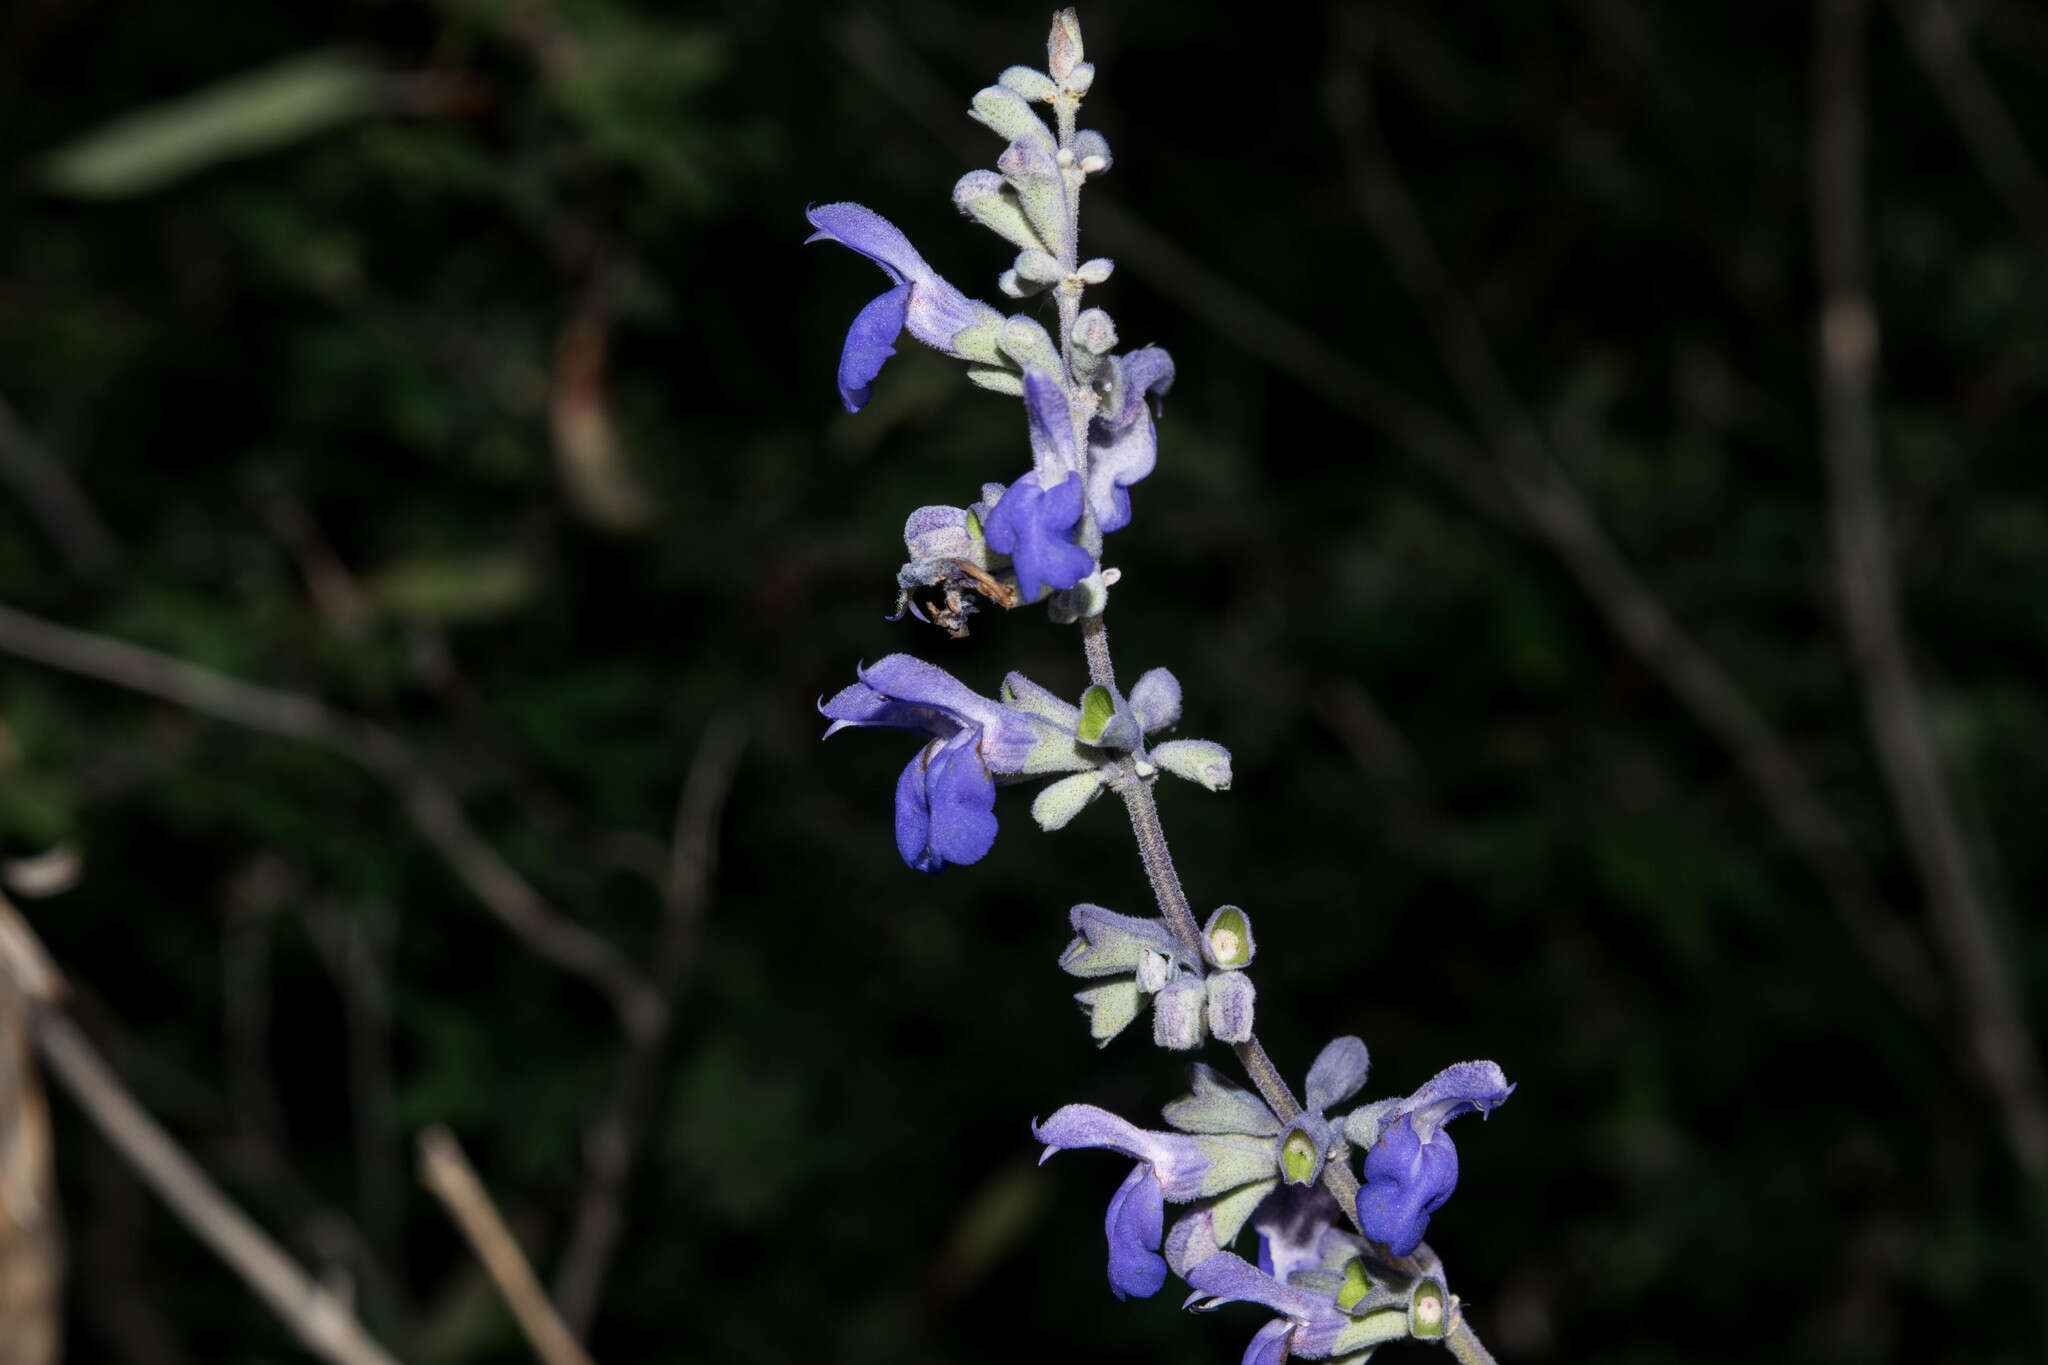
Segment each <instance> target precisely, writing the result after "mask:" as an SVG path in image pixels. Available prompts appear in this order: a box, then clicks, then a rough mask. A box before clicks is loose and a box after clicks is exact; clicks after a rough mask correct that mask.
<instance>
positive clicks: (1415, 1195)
mask: <svg viewBox="0 0 2048 1365" xmlns="http://www.w3.org/2000/svg"><path fill="white" fill-rule="evenodd" d="M1457 1186H1458V1149H1457V1148H1456V1147H1454V1146H1453V1145H1452V1144H1451V1138H1450V1134H1448V1133H1442V1132H1440V1133H1438V1134H1437V1135H1436V1137H1435V1138H1434V1139H1433V1140H1431V1141H1429V1142H1424V1141H1422V1140H1421V1139H1420V1138H1419V1137H1417V1136H1416V1134H1415V1130H1414V1128H1413V1127H1412V1126H1411V1125H1410V1123H1409V1121H1408V1120H1407V1119H1405V1118H1404V1119H1402V1120H1400V1121H1399V1122H1397V1123H1393V1124H1390V1125H1389V1126H1388V1128H1387V1130H1386V1131H1385V1132H1384V1133H1382V1134H1380V1140H1379V1144H1378V1145H1377V1146H1375V1147H1374V1148H1373V1149H1372V1150H1371V1151H1370V1152H1367V1153H1366V1154H1365V1184H1364V1186H1363V1187H1361V1188H1360V1189H1359V1191H1358V1223H1359V1226H1360V1227H1362V1228H1363V1229H1364V1230H1365V1235H1366V1236H1368V1237H1370V1238H1372V1240H1374V1241H1375V1242H1385V1243H1386V1244H1387V1250H1389V1251H1391V1252H1392V1253H1393V1254H1394V1255H1396V1256H1406V1255H1407V1254H1408V1253H1409V1252H1411V1251H1413V1250H1415V1247H1416V1244H1417V1243H1419V1242H1421V1240H1422V1234H1423V1232H1424V1230H1425V1229H1427V1228H1428V1227H1429V1216H1430V1215H1431V1214H1432V1213H1435V1212H1436V1211H1437V1210H1438V1209H1440V1208H1442V1207H1443V1206H1444V1201H1445V1200H1446V1199H1449V1198H1450V1197H1451V1191H1452V1190H1454V1189H1456V1188H1457Z"/></svg>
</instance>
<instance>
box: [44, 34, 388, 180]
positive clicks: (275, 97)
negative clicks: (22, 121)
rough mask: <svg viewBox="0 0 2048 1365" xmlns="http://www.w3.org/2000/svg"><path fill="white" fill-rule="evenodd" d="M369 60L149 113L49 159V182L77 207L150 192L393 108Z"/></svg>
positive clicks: (332, 59)
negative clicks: (83, 201) (85, 202)
mask: <svg viewBox="0 0 2048 1365" xmlns="http://www.w3.org/2000/svg"><path fill="white" fill-rule="evenodd" d="M386 91H387V84H386V82H385V79H384V77H383V75H382V74H381V73H380V72H379V71H378V70H377V69H376V68H375V67H373V66H371V65H370V64H369V63H368V62H366V61H364V60H363V59H362V58H360V57H357V56H353V55H350V54H348V53H343V52H317V53H312V54H309V55H305V56H300V57H294V58H292V59H290V60H288V61H284V62H280V63H278V64H277V65H275V66H269V67H265V68H263V69H262V70H259V71H253V72H248V73H245V74H243V75H240V76H235V77H231V78H230V79H228V80H225V81H222V82H220V83H218V84H216V85H210V86H208V87H206V88H205V89H203V90H200V91H197V92H196V93H194V94H190V95H186V96H184V97H183V98H180V99H175V100H170V101H168V102H166V103H163V104H156V105H151V106H149V107H148V108H146V109H141V110H138V111H137V112H135V113H132V114H128V115H126V116H124V117H122V118H118V119H116V120H114V121H113V122H112V123H109V124H107V125H106V126H104V127H102V128H99V129H97V130H95V131H94V132H91V133H87V134H86V135H85V136H84V137H82V138H79V139H78V140H76V141H74V142H71V143H68V144H66V145H65V146H63V147H61V148H59V149H58V150H57V151H55V152H53V153H51V155H50V157H49V158H48V160H47V161H45V162H44V164H43V177H44V182H45V183H46V184H47V185H48V187H49V188H50V189H51V190H53V191H54V192H56V193H58V194H64V195H70V196H72V197H74V198H79V199H126V198H129V197H132V196H134V195H139V194H148V193H150V192H151V191H152V190H158V189H161V188H163V187H164V186H165V185H168V184H171V183H173V182H174V181H177V180H182V179H184V178H185V177H186V176H190V175H195V174H197V173H198V172H200V171H203V170H205V169H207V168H208V167H210V166H214V165H218V164H219V163H221V162H223V161H232V160H234V159H236V158H239V157H249V156H257V155H260V154H261V153H264V152H268V151H273V150H275V149H276V148H279V147H283V146H287V145H289V144H291V143H293V142H299V141H303V140H304V139H306V138H309V137H312V136H313V135H315V134H316V133H321V132H325V131H326V130H327V129H329V128H333V127H336V126H338V125H340V124H342V123H346V122H348V121H350V120H351V119H357V118H361V117H363V116H364V115H367V114H374V113H378V112H380V111H382V110H384V109H386V108H388V107H389V106H390V100H389V99H388V97H387V94H386Z"/></svg>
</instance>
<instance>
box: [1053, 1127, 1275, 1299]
mask: <svg viewBox="0 0 2048 1365" xmlns="http://www.w3.org/2000/svg"><path fill="white" fill-rule="evenodd" d="M1031 1132H1032V1135H1033V1136H1035V1137H1036V1138H1037V1139H1038V1140H1039V1141H1040V1142H1043V1143H1044V1144H1046V1147H1045V1152H1044V1155H1042V1156H1040V1157H1039V1160H1040V1161H1044V1160H1045V1159H1046V1158H1048V1157H1050V1156H1051V1155H1052V1154H1053V1153H1054V1152H1060V1151H1066V1150H1069V1149H1071V1148H1075V1147H1102V1148H1107V1149H1108V1150H1110V1151H1114V1152H1122V1153H1123V1154H1124V1155H1125V1156H1128V1157H1132V1158H1134V1159H1135V1160H1136V1161H1137V1163H1138V1164H1137V1165H1136V1166H1135V1167H1133V1168H1132V1170H1131V1173H1130V1175H1129V1176H1128V1177H1126V1178H1125V1180H1124V1183H1123V1184H1122V1185H1120V1186H1118V1187H1117V1192H1116V1194H1115V1195H1114V1196H1113V1197H1112V1198H1111V1199H1110V1201H1109V1214H1108V1216H1107V1217H1106V1218H1105V1219H1104V1220H1103V1232H1104V1234H1105V1235H1106V1236H1107V1238H1108V1240H1109V1287H1110V1290H1111V1292H1113V1293H1114V1294H1115V1295H1116V1296H1117V1297H1118V1298H1120V1299H1121V1298H1124V1297H1125V1296H1127V1295H1131V1294H1135V1295H1137V1296H1138V1297H1139V1298H1141V1299H1142V1298H1149V1297H1151V1296H1152V1295H1154V1294H1156V1293H1158V1292H1159V1290H1160V1287H1161V1286H1163V1285H1164V1284H1165V1283H1166V1258H1165V1257H1163V1256H1161V1255H1160V1254H1159V1250H1160V1242H1161V1239H1162V1237H1163V1235H1164V1223H1165V1205H1166V1202H1167V1201H1168V1200H1171V1201H1173V1202H1174V1203H1186V1202H1187V1201H1188V1200H1191V1199H1200V1198H1205V1197H1207V1196H1210V1195H1216V1194H1221V1193H1224V1192H1226V1191H1229V1190H1234V1189H1237V1188H1239V1187H1241V1186H1244V1185H1247V1184H1252V1183H1254V1182H1257V1181H1260V1180H1264V1179H1269V1178H1270V1177H1271V1175H1272V1160H1271V1148H1270V1147H1269V1146H1268V1145H1267V1144H1265V1143H1263V1142H1260V1141H1257V1140H1255V1139H1247V1138H1241V1137H1229V1136H1207V1137H1190V1136H1188V1135H1186V1134H1182V1133H1160V1132H1154V1131H1152V1130H1150V1129H1145V1128H1140V1127H1138V1126H1137V1125H1136V1124H1134V1123H1130V1122H1127V1121H1126V1120H1124V1119H1120V1118H1118V1117H1117V1116H1116V1115H1115V1114H1112V1113H1109V1112H1108V1111H1107V1110H1103V1109H1097V1108H1096V1107H1095V1106H1094V1105H1092V1104H1070V1105H1067V1106H1066V1107H1064V1108H1062V1109H1060V1110H1059V1111H1057V1112H1056V1113H1054V1114H1053V1116H1052V1117H1051V1118H1049V1119H1047V1120H1046V1121H1045V1122H1044V1123H1042V1124H1035V1125H1033V1127H1032V1129H1031Z"/></svg>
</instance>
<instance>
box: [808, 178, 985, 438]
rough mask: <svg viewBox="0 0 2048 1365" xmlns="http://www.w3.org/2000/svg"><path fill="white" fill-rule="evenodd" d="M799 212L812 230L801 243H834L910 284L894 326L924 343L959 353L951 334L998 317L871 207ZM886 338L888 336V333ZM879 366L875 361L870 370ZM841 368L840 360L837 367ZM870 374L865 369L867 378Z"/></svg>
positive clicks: (825, 206) (826, 207)
mask: <svg viewBox="0 0 2048 1365" xmlns="http://www.w3.org/2000/svg"><path fill="white" fill-rule="evenodd" d="M804 216H805V217H806V218H808V219H810V220H811V225H812V226H813V227H815V228H817V229H818V230H817V231H816V232H814V233H812V234H811V235H810V236H809V237H807V238H805V239H804V241H805V242H806V244H808V243H810V242H818V241H827V242H837V243H839V245H841V246H843V247H847V248H849V249H851V250H853V251H858V252H859V253H860V254H861V255H863V256H865V257H867V258H868V259H869V260H871V261H873V262H874V263H875V264H876V265H878V266H880V267H881V268H882V271H883V273H884V274H886V275H887V276H888V277H889V280H890V282H891V283H892V284H897V285H904V284H908V285H909V286H910V292H909V294H908V296H907V299H906V305H905V308H904V310H903V316H902V317H901V319H900V320H899V322H898V329H899V330H901V328H903V327H906V326H907V327H908V328H909V329H910V334H911V335H912V336H914V337H916V338H917V339H918V340H919V341H922V342H923V343H924V344H925V345H927V346H930V347H932V348H933V349H935V350H940V351H944V352H946V353H947V354H948V355H954V356H959V355H962V352H960V351H958V350H956V349H955V348H954V346H953V338H954V337H956V336H958V335H959V334H960V333H962V332H964V331H966V330H967V329H968V328H969V327H972V326H975V325H976V324H979V323H987V322H990V321H1000V319H1001V316H1002V315H1001V314H999V313H997V312H996V310H995V309H993V308H991V307H989V306H988V305H987V304H985V303H977V302H976V301H974V300H973V299H970V298H968V297H967V296H966V295H965V294H962V293H961V292H960V291H959V290H957V289H955V288H954V287H953V286H952V285H950V284H948V283H946V281H945V280H944V279H943V278H941V277H940V275H939V274H938V272H937V271H935V270H933V269H932V268H931V267H930V266H929V265H927V264H925V259H924V257H922V256H920V255H918V254H917V250H916V248H914V247H912V246H911V245H910V239H909V238H908V237H905V236H904V235H903V233H902V231H901V230H900V229H898V228H897V226H896V225H895V224H894V223H891V222H890V221H889V220H888V219H886V218H884V217H883V216H882V215H881V214H879V213H876V212H875V211H874V210H873V209H871V208H868V207H866V206H865V205H862V204H843V203H842V204H817V205H814V206H812V207H811V208H809V209H806V210H805V211H804ZM890 292H891V293H892V294H893V293H894V292H895V291H893V290H892V291H890ZM884 297H887V295H885V296H884ZM869 307H870V308H872V307H874V305H873V304H870V305H869ZM890 339H891V340H894V336H893V334H892V335H891V337H890ZM850 340H851V338H849V341H850ZM880 365H881V362H880V361H879V360H877V361H876V362H875V366H876V368H877V369H879V368H880ZM843 366H844V362H843V361H842V369H843ZM873 377H874V375H873V373H872V372H870V373H869V375H868V378H869V379H872V378H873ZM848 401H849V403H851V400H850V399H849V400H848Z"/></svg>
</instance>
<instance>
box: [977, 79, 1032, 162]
mask: <svg viewBox="0 0 2048 1365" xmlns="http://www.w3.org/2000/svg"><path fill="white" fill-rule="evenodd" d="M967 114H968V117H970V118H972V119H973V120H974V121H975V122H976V123H979V124H981V125H983V126H984V127H987V128H990V129H993V130H994V131H995V132H996V134H997V135H998V136H1000V137H1001V138H1002V139H1003V140H1004V141H1005V142H1016V141H1019V140H1027V141H1032V142H1038V143H1042V144H1043V145H1044V146H1045V148H1046V149H1047V150H1048V151H1050V150H1051V149H1052V147H1053V140H1052V133H1051V132H1050V131H1049V130H1048V129H1047V128H1046V126H1045V120H1044V119H1042V118H1040V117H1039V116H1038V114H1037V112H1036V111H1035V110H1033V109H1032V107H1031V103H1030V101H1029V100H1026V99H1025V98H1024V97H1023V96H1022V95H1020V94H1018V93H1017V92H1016V91H1014V90H1012V89H1010V88H1009V87H1007V86H1002V85H991V86H989V87H987V88H986V89H983V90H978V91H976V92H975V95H974V103H973V104H971V105H970V106H968V109H967Z"/></svg>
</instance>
